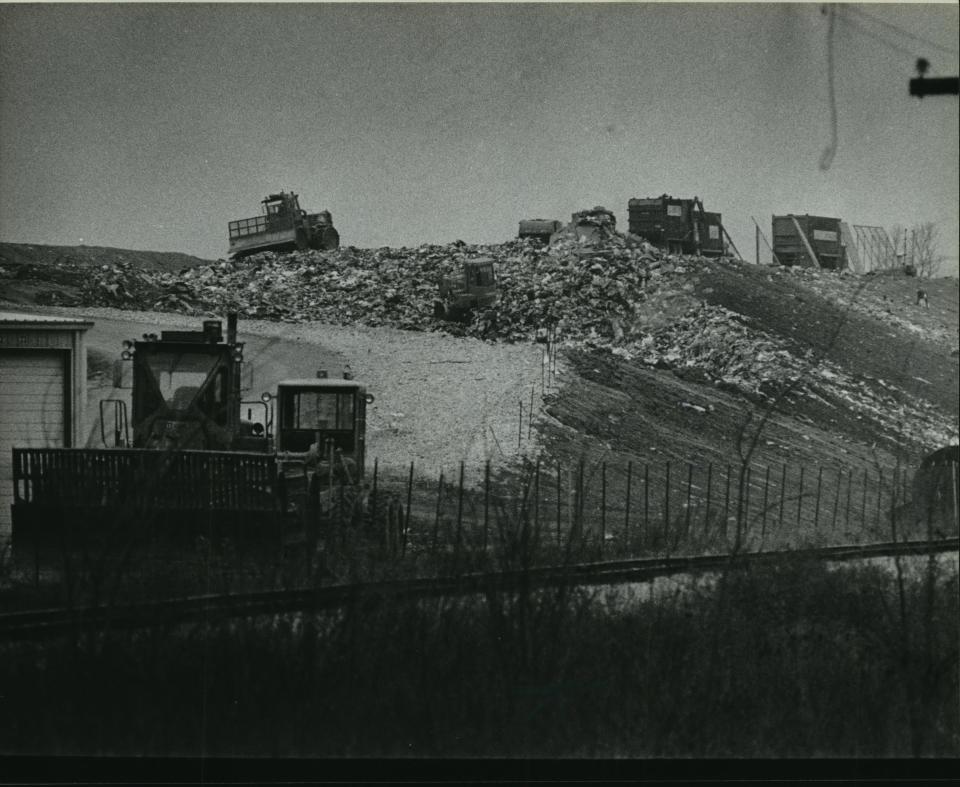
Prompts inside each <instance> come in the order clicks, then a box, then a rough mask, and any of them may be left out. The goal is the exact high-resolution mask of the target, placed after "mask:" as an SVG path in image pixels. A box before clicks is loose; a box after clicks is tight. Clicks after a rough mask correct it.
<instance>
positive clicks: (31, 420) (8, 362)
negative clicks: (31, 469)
mask: <svg viewBox="0 0 960 787" xmlns="http://www.w3.org/2000/svg"><path fill="white" fill-rule="evenodd" d="M91 327H93V323H92V322H88V321H86V320H77V319H73V318H70V317H56V316H52V315H34V314H20V313H18V312H0V543H2V542H5V541H6V540H7V539H9V537H10V533H11V524H10V523H11V518H10V506H11V505H12V504H13V448H15V447H16V448H57V447H67V448H69V447H82V446H83V445H84V441H85V435H84V434H82V432H83V425H84V404H85V401H86V395H87V394H86V390H87V353H86V347H85V345H84V334H85V333H86V331H87V330H88V329H89V328H91Z"/></svg>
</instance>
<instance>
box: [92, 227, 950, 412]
mask: <svg viewBox="0 0 960 787" xmlns="http://www.w3.org/2000/svg"><path fill="white" fill-rule="evenodd" d="M600 210H601V211H602V209H600ZM584 213H587V214H590V215H586V216H584V215H582V214H581V217H580V219H575V220H574V221H573V222H571V225H568V226H567V227H565V228H563V229H562V230H560V231H559V232H557V233H555V235H554V237H552V238H551V242H550V243H549V245H548V246H543V245H541V244H539V243H536V242H533V241H530V240H513V241H510V242H507V243H503V244H497V245H468V244H465V243H463V242H460V241H457V242H454V243H451V244H447V245H424V246H420V247H417V248H386V247H384V248H379V249H357V248H352V247H347V248H342V249H337V250H332V251H304V252H294V253H288V254H275V253H270V252H265V253H262V254H257V255H254V256H251V257H247V258H245V259H242V260H239V261H218V262H215V263H212V264H210V265H206V266H201V267H194V268H188V269H184V270H183V271H181V272H180V273H178V274H171V273H165V272H159V271H147V270H142V269H140V270H138V269H136V268H134V267H132V266H131V265H129V264H126V263H123V264H116V265H105V266H101V267H99V268H97V269H95V270H94V271H92V272H88V275H87V276H86V277H85V279H84V284H83V293H82V300H83V303H84V305H89V306H113V307H118V308H126V309H138V310H154V311H169V312H177V313H182V314H192V315H200V314H208V313H213V314H223V313H225V312H227V311H230V310H237V311H239V312H240V313H241V315H242V316H245V317H247V318H259V319H269V320H280V321H287V322H303V321H317V322H325V323H330V324H336V325H367V326H390V327H394V328H400V329H407V330H415V331H442V332H446V333H450V334H454V335H459V336H472V337H476V338H482V339H485V340H488V341H506V342H518V341H532V340H533V339H534V338H535V337H536V336H537V335H538V333H542V332H543V329H547V331H548V332H550V333H551V335H555V336H556V337H557V338H558V340H559V341H560V342H561V343H562V344H563V346H565V347H571V348H575V347H582V348H590V349H600V350H605V351H609V352H612V353H614V354H616V355H618V356H621V357H623V358H626V359H634V360H638V361H640V362H643V363H645V364H648V365H651V366H655V367H658V368H665V369H673V370H674V371H675V372H676V373H677V374H679V375H680V376H685V377H689V378H691V379H695V380H696V381H698V382H702V383H704V384H710V385H715V386H718V387H722V388H729V389H731V390H737V391H740V392H743V393H744V394H746V395H747V396H749V397H753V398H758V399H769V398H771V397H774V396H777V395H780V394H783V393H788V394H789V395H790V396H791V397H793V396H801V395H809V396H813V397H815V398H819V399H828V400H831V401H834V402H836V403H837V404H840V403H843V404H845V405H847V406H854V405H853V404H849V403H851V402H860V403H862V407H864V408H868V409H869V410H870V411H872V412H873V413H882V412H895V411H896V408H897V406H898V400H899V401H900V402H901V403H902V401H903V399H902V398H901V397H900V396H898V395H896V392H894V391H884V390H882V389H879V388H877V387H876V386H869V388H870V391H869V392H865V389H863V386H862V385H861V383H860V382H858V381H856V380H853V379H852V378H850V377H849V376H847V375H844V374H843V373H842V372H841V371H840V370H838V369H834V368H832V367H829V366H828V365H826V364H823V363H822V362H818V361H817V359H814V358H812V356H811V355H810V353H809V351H806V350H805V349H804V348H802V347H801V346H800V345H798V344H796V343H788V342H787V341H786V340H784V339H782V338H780V337H776V336H773V335H770V334H767V333H765V332H764V331H763V330H761V329H760V327H758V326H755V325H751V324H748V322H747V321H746V320H745V319H744V318H743V317H741V316H740V315H738V314H736V313H734V312H731V311H729V310H727V309H724V308H721V307H719V306H712V305H708V304H705V303H704V302H703V301H701V300H700V299H698V298H696V297H694V295H693V293H694V291H695V285H694V282H695V280H696V274H697V272H698V270H702V269H703V268H704V267H705V266H709V265H716V264H735V265H738V264H741V263H737V262H720V263H718V262H716V261H709V260H705V259H702V258H698V257H687V256H683V255H673V254H666V253H664V252H662V251H661V250H659V249H657V248H655V247H653V246H652V245H650V244H648V243H646V242H645V241H643V240H642V239H640V238H637V237H635V236H632V235H629V234H624V233H620V232H618V231H617V230H616V228H615V224H614V222H611V221H609V220H608V219H607V218H606V217H605V216H604V214H603V213H602V212H600V211H587V212H584ZM575 215H576V214H575ZM584 226H586V227H589V232H583V231H582V228H583V227H584ZM480 257H488V258H493V260H494V262H495V264H496V269H497V277H498V287H499V300H498V304H497V307H496V310H495V313H496V320H495V323H494V324H491V323H490V322H489V320H487V319H484V315H477V316H476V317H475V319H474V321H473V322H471V323H467V324H459V323H452V322H445V321H443V320H440V319H437V318H435V317H434V316H433V303H434V300H435V299H436V297H437V294H438V283H439V281H440V279H441V278H442V277H443V276H453V275H455V274H457V273H458V272H460V270H461V269H462V264H463V262H464V261H465V260H471V259H477V258H480ZM90 274H92V275H90ZM658 315H659V317H660V318H659V319H657V317H658ZM860 406H861V405H857V407H860ZM927 415H928V416H929V417H927V418H925V420H926V421H929V427H930V428H931V430H934V429H936V430H939V427H938V426H937V423H935V422H937V419H936V418H934V417H933V416H932V414H927ZM931 419H932V420H931Z"/></svg>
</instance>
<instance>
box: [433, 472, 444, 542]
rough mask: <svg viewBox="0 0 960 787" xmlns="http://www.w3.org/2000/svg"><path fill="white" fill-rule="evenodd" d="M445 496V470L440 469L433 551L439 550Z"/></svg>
mask: <svg viewBox="0 0 960 787" xmlns="http://www.w3.org/2000/svg"><path fill="white" fill-rule="evenodd" d="M442 497H443V470H441V471H440V480H439V481H438V482H437V515H436V518H435V519H434V520H433V553H434V554H436V552H437V538H438V536H439V533H440V500H441V498H442Z"/></svg>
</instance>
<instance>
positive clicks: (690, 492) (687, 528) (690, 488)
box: [683, 462, 693, 539]
mask: <svg viewBox="0 0 960 787" xmlns="http://www.w3.org/2000/svg"><path fill="white" fill-rule="evenodd" d="M692 495H693V463H692V462H687V516H686V519H685V521H684V523H683V529H684V534H683V535H684V538H687V539H689V538H690V514H691V512H690V502H691V500H692Z"/></svg>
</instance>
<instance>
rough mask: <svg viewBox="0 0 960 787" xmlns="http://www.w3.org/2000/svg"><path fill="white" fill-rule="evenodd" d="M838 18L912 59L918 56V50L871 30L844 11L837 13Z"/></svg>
mask: <svg viewBox="0 0 960 787" xmlns="http://www.w3.org/2000/svg"><path fill="white" fill-rule="evenodd" d="M837 18H838V19H839V20H840V21H841V22H843V23H844V24H846V25H848V26H849V27H851V28H852V29H853V30H856V31H857V32H859V33H862V34H863V35H865V36H867V37H868V38H872V39H873V40H874V41H879V42H880V43H881V44H884V45H886V46H887V47H889V48H890V49H893V50H896V51H897V52H900V53H901V54H904V55H906V56H907V57H909V58H911V59H915V58H916V57H917V53H916V51H914V50H911V49H907V48H905V47H902V46H900V45H899V44H897V43H895V42H893V41H891V40H890V39H889V38H885V37H884V36H882V35H880V34H879V33H876V32H874V31H873V30H869V29H868V28H866V27H864V26H863V25H861V24H860V23H859V22H857V21H855V20H854V19H851V18H850V17H848V16H846V15H845V14H844V13H843V12H842V11H841V12H840V13H838V14H837Z"/></svg>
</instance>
